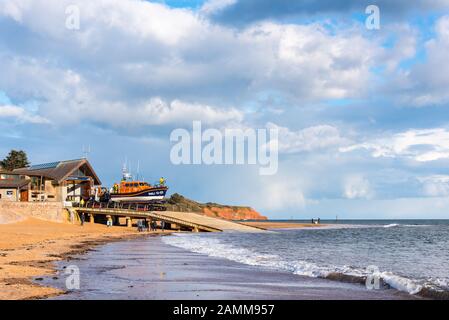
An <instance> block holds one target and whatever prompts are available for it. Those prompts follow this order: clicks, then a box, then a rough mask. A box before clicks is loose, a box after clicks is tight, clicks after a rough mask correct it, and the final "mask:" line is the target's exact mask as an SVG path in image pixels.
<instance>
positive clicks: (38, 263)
mask: <svg viewBox="0 0 449 320" xmlns="http://www.w3.org/2000/svg"><path fill="white" fill-rule="evenodd" d="M141 236H142V233H138V232H136V229H135V228H126V227H111V228H107V227H106V226H104V225H100V224H89V223H85V224H84V226H83V227H82V226H80V225H73V224H69V223H56V222H49V221H42V220H38V219H28V220H25V221H21V222H17V223H11V224H0V300H4V299H35V298H42V297H48V296H53V295H57V294H61V293H63V292H64V290H59V289H57V288H53V287H48V286H41V285H39V284H38V282H34V283H33V282H32V281H31V280H30V279H31V278H36V277H38V278H40V277H42V276H54V273H55V265H54V262H55V261H60V260H64V259H69V258H70V257H71V256H74V255H77V254H80V253H85V252H87V251H89V250H90V249H91V248H92V247H94V246H96V245H100V244H104V243H106V242H110V241H117V240H122V239H126V238H130V237H141Z"/></svg>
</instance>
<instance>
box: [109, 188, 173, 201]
mask: <svg viewBox="0 0 449 320" xmlns="http://www.w3.org/2000/svg"><path fill="white" fill-rule="evenodd" d="M167 190H168V188H167V187H160V188H149V189H145V190H140V191H136V192H128V193H112V194H111V201H114V202H147V201H152V200H162V199H164V198H165V194H166V193H167Z"/></svg>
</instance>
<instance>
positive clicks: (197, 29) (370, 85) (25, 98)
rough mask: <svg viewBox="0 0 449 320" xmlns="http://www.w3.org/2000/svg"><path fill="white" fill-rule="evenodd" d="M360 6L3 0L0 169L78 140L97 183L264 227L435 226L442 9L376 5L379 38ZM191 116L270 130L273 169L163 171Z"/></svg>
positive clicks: (439, 197)
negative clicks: (410, 222) (153, 193)
mask: <svg viewBox="0 0 449 320" xmlns="http://www.w3.org/2000/svg"><path fill="white" fill-rule="evenodd" d="M370 4H372V3H371V2H369V1H361V0H358V1H356V0H348V1H331V0H322V1H313V0H310V1H286V0H278V1H268V0H206V1H202V0H192V1H189V0H170V1H168V0H167V1H143V0H99V1H88V0H2V1H1V2H0V158H4V157H5V156H6V155H7V153H8V152H9V151H10V150H11V149H23V150H25V151H26V152H27V154H28V156H29V159H30V161H31V163H34V164H38V163H45V162H52V161H57V160H65V159H77V158H80V157H83V146H84V149H87V146H90V151H91V152H90V153H89V154H88V159H89V161H91V163H92V164H93V166H94V168H95V169H96V171H97V173H98V175H99V176H100V178H101V180H102V182H103V183H104V184H105V185H111V184H112V183H114V182H115V181H118V180H119V179H120V177H121V168H122V165H123V163H124V161H125V160H127V161H128V164H129V165H130V167H131V171H132V172H133V173H134V174H135V173H136V171H137V163H139V173H140V177H141V178H145V179H146V180H148V181H149V182H153V181H156V180H157V179H158V178H159V177H160V176H163V177H165V178H166V179H167V184H168V185H169V187H170V192H171V193H174V192H178V193H181V194H183V195H185V196H187V197H189V198H192V199H195V200H198V201H201V202H209V201H210V202H218V203H225V204H233V205H249V206H252V207H253V208H255V209H256V210H258V211H259V212H261V213H262V214H264V215H267V216H269V217H270V218H273V219H276V218H278V219H280V218H287V219H289V218H295V219H310V218H312V217H320V218H321V219H325V218H331V219H333V218H335V217H336V216H338V217H339V218H340V219H344V218H347V219H350V218H360V219H373V218H378V219H381V218H387V219H388V218H391V219H399V218H423V219H427V218H428V219H430V218H449V90H448V88H449V63H448V52H449V0H427V1H424V0H417V1H406V0H395V1H387V0H378V1H376V3H375V4H376V5H377V6H378V8H379V13H380V16H379V17H380V25H379V27H380V28H379V29H369V28H367V27H366V24H365V21H366V19H367V17H368V16H369V14H366V13H365V9H366V7H367V6H368V5H370ZM73 8H75V11H73V10H74V9H73ZM77 13H79V26H77V27H74V24H73V21H74V20H73V17H74V14H75V15H76V14H77ZM193 121H201V123H202V125H203V126H204V128H216V129H218V130H225V129H226V128H253V129H264V128H277V129H278V132H279V163H278V171H277V173H276V174H274V175H265V176H264V175H260V174H259V170H258V169H259V168H258V166H257V165H252V164H244V165H175V164H173V163H172V161H171V160H170V150H171V148H172V146H173V143H172V142H171V141H170V133H171V132H172V131H173V130H175V129H177V128H185V129H187V130H191V128H192V123H193Z"/></svg>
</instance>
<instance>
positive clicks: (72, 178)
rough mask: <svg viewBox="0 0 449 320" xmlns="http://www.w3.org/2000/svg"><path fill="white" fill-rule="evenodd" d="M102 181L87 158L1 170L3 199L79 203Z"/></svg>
mask: <svg viewBox="0 0 449 320" xmlns="http://www.w3.org/2000/svg"><path fill="white" fill-rule="evenodd" d="M100 185H101V181H100V179H99V178H98V176H97V174H96V173H95V171H94V169H93V168H92V166H91V165H90V163H89V161H88V160H87V159H77V160H66V161H57V162H50V163H44V164H38V165H32V166H30V167H26V168H20V169H15V170H13V171H11V172H4V171H3V172H1V175H0V195H1V198H0V201H1V200H9V201H29V202H30V201H50V202H62V203H64V204H68V203H73V202H75V203H76V202H79V201H80V200H81V198H88V197H89V196H90V195H91V193H92V189H93V188H94V187H97V186H100Z"/></svg>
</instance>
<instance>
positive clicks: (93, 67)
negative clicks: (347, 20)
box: [0, 0, 379, 123]
mask: <svg viewBox="0 0 449 320" xmlns="http://www.w3.org/2000/svg"><path fill="white" fill-rule="evenodd" d="M227 3H228V2H227V1H225V2H221V1H220V2H216V1H214V2H210V3H209V6H217V5H220V6H221V5H225V4H227ZM67 5H78V6H79V8H80V12H81V17H80V18H81V29H80V30H78V31H72V30H68V29H67V28H65V19H66V18H67V17H66V15H65V10H64V9H65V7H66V6H67ZM0 16H4V17H8V18H9V19H11V20H14V21H16V23H17V24H18V25H20V26H19V27H17V29H19V28H20V30H26V31H28V32H29V33H27V36H26V37H23V38H21V40H20V41H21V45H20V46H14V45H13V44H11V43H9V42H4V41H3V40H1V39H0V43H1V42H4V43H2V50H0V59H1V60H2V73H1V74H0V87H1V88H2V89H3V90H4V91H5V92H6V93H7V94H8V95H10V96H20V97H21V99H22V100H26V99H31V100H33V99H39V100H40V101H42V112H43V115H44V116H48V115H51V116H52V117H53V118H55V117H57V116H60V117H61V118H60V119H66V118H67V116H66V115H67V113H72V111H77V110H80V111H81V110H82V111H83V112H84V111H86V108H87V106H89V107H91V108H97V106H99V105H102V104H104V105H106V104H107V105H109V106H110V109H111V111H110V113H111V114H114V110H113V109H114V108H115V107H117V108H119V110H118V111H117V112H120V109H121V108H122V107H121V106H123V105H127V106H128V107H127V108H129V110H132V109H133V106H136V108H137V109H139V107H140V106H142V105H143V104H145V103H147V102H148V101H150V100H151V99H152V98H154V97H161V98H162V99H163V100H164V101H176V100H178V101H188V102H189V103H191V104H195V105H217V106H218V105H219V106H220V108H221V109H225V107H224V106H235V105H238V104H239V103H245V102H247V101H248V100H251V99H252V98H254V97H257V95H258V94H259V93H260V92H264V91H266V90H273V91H276V92H279V94H280V95H285V96H288V97H289V98H293V99H296V100H297V101H317V100H322V99H332V98H345V97H353V96H359V95H362V94H363V92H364V89H365V88H366V87H367V84H368V83H369V79H370V76H371V75H370V67H371V66H372V65H373V64H375V59H376V56H378V54H379V49H378V45H377V44H376V43H373V41H372V40H368V39H364V38H363V37H362V36H361V31H360V29H357V28H354V29H349V30H348V29H346V30H337V29H335V30H332V31H329V30H328V29H326V28H324V27H322V26H321V25H320V24H319V23H313V24H308V25H293V24H276V23H270V22H266V23H262V24H258V25H252V26H250V27H248V28H244V29H241V30H235V29H233V28H228V27H225V26H220V25H216V24H213V23H212V22H210V21H208V20H207V19H205V18H204V16H202V15H201V14H198V13H197V12H194V11H192V10H189V9H174V8H170V7H168V6H165V5H162V4H158V3H151V2H147V1H137V0H120V1H119V0H108V1H87V0H61V1H58V2H57V3H55V2H54V1H51V0H42V1H29V0H4V1H2V3H1V5H0ZM10 25H12V26H14V25H13V24H10ZM0 27H1V26H0ZM9 27H10V28H11V26H9ZM36 39H39V53H37V50H36V48H35V47H34V46H35V43H36V41H35V40H36ZM184 103H187V102H184ZM171 107H172V108H177V107H176V106H171ZM189 110H191V109H189ZM195 110H197V109H196V108H195ZM137 111H138V110H135V111H134V113H135V114H138V113H137ZM195 112H197V111H195ZM223 112H224V113H227V112H230V113H231V114H234V111H232V110H230V111H223ZM88 113H89V112H88ZM150 113H151V112H150ZM206 113H209V114H210V116H211V117H218V118H220V117H223V114H221V115H219V116H216V115H214V114H213V112H211V111H210V109H208V108H206ZM71 117H72V118H73V119H81V118H82V117H80V115H78V114H73V113H72V114H71ZM227 117H228V116H227V115H226V116H224V118H227ZM104 118H105V119H106V118H110V117H108V116H107V115H106V117H104ZM112 120H113V119H112ZM161 121H162V120H161ZM141 122H143V123H144V121H141Z"/></svg>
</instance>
